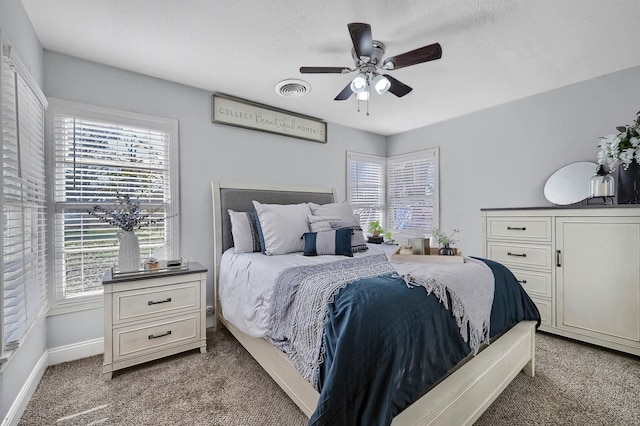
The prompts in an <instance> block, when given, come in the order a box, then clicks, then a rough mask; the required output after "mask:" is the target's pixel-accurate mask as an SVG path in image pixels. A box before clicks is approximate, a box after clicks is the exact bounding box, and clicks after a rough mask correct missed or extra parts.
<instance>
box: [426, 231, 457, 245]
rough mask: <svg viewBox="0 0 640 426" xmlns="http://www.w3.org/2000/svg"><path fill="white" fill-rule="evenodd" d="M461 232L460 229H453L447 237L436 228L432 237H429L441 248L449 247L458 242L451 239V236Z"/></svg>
mask: <svg viewBox="0 0 640 426" xmlns="http://www.w3.org/2000/svg"><path fill="white" fill-rule="evenodd" d="M461 231H462V229H454V230H453V232H452V233H451V235H447V234H444V233H443V232H442V231H440V229H439V228H436V229H435V230H434V231H433V235H432V236H431V238H433V239H434V240H435V242H437V243H438V244H439V245H441V246H442V247H450V246H451V244H455V243H457V242H458V240H454V239H453V236H454V235H456V234H458V233H459V232H461Z"/></svg>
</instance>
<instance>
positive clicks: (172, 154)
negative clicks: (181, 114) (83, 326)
mask: <svg viewBox="0 0 640 426" xmlns="http://www.w3.org/2000/svg"><path fill="white" fill-rule="evenodd" d="M49 105H50V106H49V109H48V111H47V119H46V133H47V141H48V143H47V158H48V160H47V166H48V167H47V169H48V173H49V176H50V179H49V187H48V188H47V189H48V203H49V212H50V214H49V218H50V220H51V223H52V226H51V227H50V228H51V229H50V232H49V238H48V241H49V247H48V248H49V250H50V252H51V253H54V249H55V243H56V236H57V234H58V232H59V229H57V228H59V227H57V225H56V223H55V218H56V215H57V214H59V213H61V212H62V210H63V208H64V206H68V207H71V206H80V205H83V206H88V205H89V204H91V206H92V205H94V203H86V204H82V203H70V202H56V200H55V191H56V182H55V174H56V168H57V163H56V139H55V116H56V115H58V114H63V115H69V116H74V117H76V116H78V117H82V118H85V119H93V120H98V121H105V122H112V123H118V124H122V125H125V126H136V127H143V128H150V129H154V130H161V131H164V132H166V133H167V135H168V138H169V141H168V158H169V188H170V194H171V196H170V199H171V203H170V207H169V208H168V209H167V211H166V215H167V217H170V218H172V219H171V220H170V221H169V222H168V226H169V227H170V228H171V231H170V235H171V237H170V241H168V242H167V245H168V246H169V250H170V253H169V256H171V257H177V256H179V254H180V220H179V218H176V216H177V215H178V211H179V206H180V186H179V138H178V135H179V133H178V121H177V120H175V119H169V118H163V117H156V116H150V115H146V114H140V113H134V112H129V111H124V110H119V109H113V108H106V107H101V106H96V105H89V104H83V103H78V102H72V101H67V100H63V99H56V98H50V99H49ZM48 267H49V270H50V271H52V273H51V281H52V285H51V286H49V287H50V291H49V295H48V296H49V305H50V309H49V314H48V315H49V316H52V315H59V314H65V313H70V312H76V311H81V310H86V309H95V308H99V307H102V306H103V304H104V297H103V294H102V292H100V293H95V294H92V295H83V296H77V297H73V298H60V297H58V294H59V292H60V291H61V290H59V289H60V287H61V286H62V283H60V282H57V281H58V280H57V269H56V258H55V256H49V259H48Z"/></svg>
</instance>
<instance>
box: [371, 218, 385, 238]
mask: <svg viewBox="0 0 640 426" xmlns="http://www.w3.org/2000/svg"><path fill="white" fill-rule="evenodd" d="M383 232H384V228H382V225H380V221H378V220H372V221H371V222H369V233H370V234H372V235H373V236H378V235H380V234H382V233H383Z"/></svg>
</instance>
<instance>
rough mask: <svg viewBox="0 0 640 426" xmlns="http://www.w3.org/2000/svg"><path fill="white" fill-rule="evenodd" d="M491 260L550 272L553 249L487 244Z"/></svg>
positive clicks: (548, 247) (535, 246) (508, 244)
mask: <svg viewBox="0 0 640 426" xmlns="http://www.w3.org/2000/svg"><path fill="white" fill-rule="evenodd" d="M487 255H488V257H489V259H492V260H495V261H497V262H501V263H505V264H508V265H515V266H525V267H531V268H540V269H545V270H548V271H550V270H551V265H552V256H551V247H550V246H538V245H525V244H510V243H496V242H488V243H487Z"/></svg>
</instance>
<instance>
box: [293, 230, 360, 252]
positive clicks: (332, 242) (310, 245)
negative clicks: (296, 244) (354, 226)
mask: <svg viewBox="0 0 640 426" xmlns="http://www.w3.org/2000/svg"><path fill="white" fill-rule="evenodd" d="M351 232H352V231H351V229H348V228H345V229H337V230H335V231H322V232H306V233H305V234H304V235H303V238H304V255H305V256H322V255H341V256H349V257H353V250H352V249H351Z"/></svg>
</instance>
